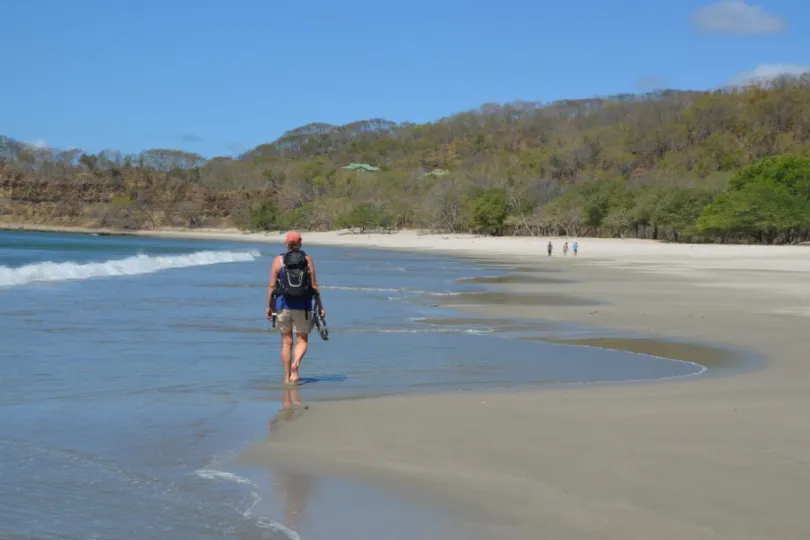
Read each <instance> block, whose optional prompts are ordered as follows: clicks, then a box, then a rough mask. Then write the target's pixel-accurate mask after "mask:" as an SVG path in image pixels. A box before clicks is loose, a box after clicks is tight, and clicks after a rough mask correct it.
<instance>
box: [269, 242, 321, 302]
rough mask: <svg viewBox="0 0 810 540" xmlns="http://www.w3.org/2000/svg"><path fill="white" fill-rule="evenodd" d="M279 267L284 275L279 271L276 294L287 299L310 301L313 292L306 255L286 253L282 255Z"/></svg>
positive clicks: (299, 251) (296, 252)
mask: <svg viewBox="0 0 810 540" xmlns="http://www.w3.org/2000/svg"><path fill="white" fill-rule="evenodd" d="M281 267H282V269H283V270H284V273H283V275H282V273H281V271H279V280H278V282H277V283H278V285H277V287H278V288H277V291H278V293H279V294H280V295H282V296H284V298H287V299H293V298H296V299H297V298H300V299H311V298H312V293H313V290H312V282H311V279H310V275H309V264H307V254H306V253H305V252H303V251H301V250H291V251H288V252H287V253H285V254H284V255H283V259H282V263H281Z"/></svg>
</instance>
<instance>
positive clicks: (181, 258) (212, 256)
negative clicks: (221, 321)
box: [0, 250, 260, 287]
mask: <svg viewBox="0 0 810 540" xmlns="http://www.w3.org/2000/svg"><path fill="white" fill-rule="evenodd" d="M259 256H260V253H259V252H258V251H255V250H254V251H197V252H195V253H189V254H185V255H161V256H153V255H143V254H139V255H134V256H132V257H127V258H125V259H113V260H109V261H103V262H90V263H76V262H60V263H57V262H51V261H48V262H43V263H36V264H28V265H25V266H20V267H17V268H11V267H8V266H0V287H13V286H15V285H26V284H28V283H35V282H42V281H67V280H74V279H90V278H95V277H107V276H134V275H139V274H152V273H154V272H159V271H161V270H168V269H170V268H188V267H191V266H207V265H212V264H220V263H231V262H248V261H253V260H255V259H256V258H258V257H259Z"/></svg>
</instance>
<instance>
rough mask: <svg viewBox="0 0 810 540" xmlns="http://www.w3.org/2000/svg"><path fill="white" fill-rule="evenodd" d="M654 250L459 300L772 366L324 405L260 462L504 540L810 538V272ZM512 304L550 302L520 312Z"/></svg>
mask: <svg viewBox="0 0 810 540" xmlns="http://www.w3.org/2000/svg"><path fill="white" fill-rule="evenodd" d="M582 244H585V243H584V242H581V245H582ZM585 245H587V244H585ZM655 249H656V251H655V252H654V254H653V256H649V260H648V261H646V262H645V261H643V260H641V261H640V260H639V259H641V258H642V257H640V256H638V255H636V257H635V260H634V261H628V260H619V259H620V257H616V258H614V259H613V260H611V259H610V258H608V257H606V256H604V255H603V257H602V258H601V259H596V258H595V257H592V258H590V259H585V258H584V257H582V256H580V257H579V258H577V259H573V258H572V257H571V256H570V255H569V257H568V258H566V259H563V258H562V257H556V258H554V259H553V260H551V261H549V260H547V259H545V258H539V260H538V261H536V262H533V261H528V262H527V263H526V264H528V265H532V264H537V265H543V266H550V267H553V268H555V269H557V270H559V276H560V278H561V279H564V280H565V281H566V282H565V283H525V282H520V283H503V284H500V285H498V292H493V293H487V294H484V295H473V296H476V302H466V301H461V302H459V298H457V297H447V298H446V299H444V300H443V301H444V302H445V303H447V304H453V305H456V306H461V307H462V309H464V310H466V311H468V312H470V313H471V314H474V315H481V316H485V317H487V318H493V317H496V318H497V317H505V318H510V319H511V318H515V317H521V318H529V319H532V318H535V319H541V320H548V321H563V322H569V323H575V324H577V325H579V327H580V328H583V331H582V332H581V333H580V334H579V335H577V336H558V337H557V338H552V339H558V340H561V341H564V342H565V341H567V342H569V343H582V344H586V345H589V346H601V347H605V348H621V349H628V350H634V349H635V351H636V352H640V353H648V354H649V353H652V354H661V355H667V354H668V355H671V356H673V357H677V356H681V357H683V359H689V360H691V361H702V362H703V363H704V364H706V365H708V367H709V373H715V372H718V371H720V370H722V369H723V368H726V367H729V366H732V367H739V366H741V365H743V364H744V363H745V360H744V359H743V357H741V356H740V355H738V354H737V352H738V351H742V352H745V353H750V354H753V355H760V356H761V357H762V358H763V363H761V364H757V365H751V364H746V365H747V369H739V370H737V369H731V370H729V372H728V373H725V374H723V375H721V376H715V377H712V376H702V377H693V378H685V379H678V380H672V381H660V382H655V383H628V384H609V385H595V386H594V385H592V386H582V387H573V388H556V389H543V390H524V391H510V392H500V391H491V392H475V393H453V394H447V395H429V396H396V397H384V398H377V399H369V400H357V401H351V402H336V403H321V404H317V406H312V407H311V408H310V409H309V410H307V411H305V413H304V414H302V416H301V417H300V418H298V419H296V420H295V421H293V422H289V423H288V424H287V425H286V426H285V429H284V430H280V431H279V433H277V434H276V436H275V437H274V438H272V439H270V440H268V441H266V442H263V443H262V444H260V445H257V446H255V447H252V448H251V449H250V450H249V451H248V452H247V454H246V455H245V459H247V460H250V461H253V462H260V463H266V464H268V465H273V466H275V467H280V468H282V469H284V470H302V471H303V470H306V471H309V472H311V473H315V474H325V475H338V476H346V477H349V478H354V479H363V480H367V481H369V482H373V483H375V484H379V485H382V486H387V487H388V488H389V489H393V490H399V491H402V492H404V493H408V494H412V495H416V496H419V497H421V498H423V499H424V500H434V499H435V500H436V501H441V502H442V504H446V505H449V508H452V510H453V512H454V515H455V517H456V518H457V519H458V520H461V521H463V522H464V523H465V524H466V525H467V526H469V527H473V528H474V529H475V530H477V531H479V532H481V533H482V534H483V535H490V537H496V535H497V537H499V538H515V539H529V538H539V537H545V538H560V539H568V538H571V539H591V538H593V539H617V540H618V539H622V540H625V539H628V538H656V539H662V540H668V539H673V540H675V539H677V540H682V539H684V538H689V539H728V540H732V539H733V540H743V539H752V540H753V539H763V538H769V539H780V540H781V539H797V540H798V539H806V538H808V537H810V515H809V514H808V513H807V512H806V506H807V501H808V500H810V458H808V457H807V456H808V455H810V415H808V411H810V361H808V360H807V358H808V356H807V350H808V346H809V345H810V332H808V328H810V319H808V318H807V317H806V316H802V315H801V314H802V313H805V312H806V310H807V306H808V298H810V287H808V284H807V280H806V277H805V276H806V274H804V273H802V272H796V271H786V270H784V269H779V268H777V269H768V268H763V267H766V266H768V265H772V266H773V265H775V262H779V263H781V264H782V265H785V264H787V263H785V261H784V260H782V261H773V260H770V259H767V258H764V259H762V260H761V261H759V265H757V261H753V262H752V261H751V260H739V259H738V260H736V261H735V260H734V259H733V258H730V257H727V256H726V257H725V258H723V260H719V258H720V257H718V259H717V260H715V259H711V258H710V257H709V256H706V257H704V258H702V259H700V260H699V261H695V260H694V259H690V260H686V261H684V260H683V258H682V257H681V258H679V257H678V255H677V254H675V255H672V256H671V259H672V264H669V265H667V264H666V262H667V261H666V253H665V252H664V249H665V248H660V247H656V248H655ZM718 252H719V253H720V254H721V256H722V254H723V252H722V250H718ZM774 253H775V254H780V252H779V251H776V250H775V251H774ZM781 253H784V251H782V252H781ZM796 253H797V254H798V255H799V257H797V260H796V265H795V266H800V265H801V264H806V263H807V261H806V260H805V259H806V254H805V252H803V251H801V252H800V251H798V250H797V251H796ZM642 255H643V254H642ZM628 258H629V257H628ZM720 265H723V266H724V267H725V269H724V270H722V271H718V270H715V268H716V267H717V266H720ZM617 266H621V268H617ZM757 266H758V268H757ZM752 267H753V268H752ZM755 269H756V270H757V271H752V270H755ZM788 291H790V294H787V292H788ZM566 296H567V297H570V298H575V299H587V300H588V302H584V301H581V300H576V301H569V302H564V301H561V300H559V299H560V298H563V297H566ZM514 298H535V299H537V301H536V302H528V301H523V300H518V301H513V302H509V301H505V300H504V299H514ZM549 298H553V299H554V300H553V301H544V299H545V300H548V299H549ZM485 299H495V301H494V302H489V303H486V302H483V300H485ZM482 303H483V304H484V305H480V304H482ZM471 304H479V305H471ZM587 329H592V330H593V331H588V330H587ZM625 336H630V337H631V338H635V339H633V340H632V341H627V340H626V339H627V338H626V337H625ZM639 338H641V339H639ZM668 339H672V340H675V341H667V340H668ZM662 340H663V341H662ZM676 343H677V344H676ZM695 343H697V344H698V345H696V344H695ZM662 347H663V349H662ZM667 347H669V349H666V348H667ZM724 347H728V348H729V349H730V351H731V352H728V351H724V350H722V349H723V348H724ZM718 349H719V350H718ZM508 357H509V355H508V342H507V345H505V346H504V361H505V362H508V361H509V360H508Z"/></svg>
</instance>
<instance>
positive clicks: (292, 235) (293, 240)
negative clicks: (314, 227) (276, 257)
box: [284, 231, 303, 246]
mask: <svg viewBox="0 0 810 540" xmlns="http://www.w3.org/2000/svg"><path fill="white" fill-rule="evenodd" d="M302 241H303V239H302V238H301V234H300V233H298V232H297V231H290V232H288V233H287V238H286V239H285V240H284V243H285V244H287V245H288V246H290V245H298V244H300V243H301V242H302Z"/></svg>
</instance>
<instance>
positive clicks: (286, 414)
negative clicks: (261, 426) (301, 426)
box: [269, 386, 308, 431]
mask: <svg viewBox="0 0 810 540" xmlns="http://www.w3.org/2000/svg"><path fill="white" fill-rule="evenodd" d="M281 392H282V393H281V410H280V411H278V412H277V413H276V415H275V416H274V417H273V418H271V419H270V425H269V429H270V431H272V430H273V426H274V425H276V424H277V423H279V422H281V421H282V420H283V421H285V422H286V421H289V420H292V419H294V418H295V417H296V416H299V415H300V413H301V411H302V410H304V409H307V408H308V407H307V406H306V405H302V404H301V398H300V396H299V395H298V387H297V386H285V387H284V388H283V389H282V391H281ZM296 413H298V414H296Z"/></svg>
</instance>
